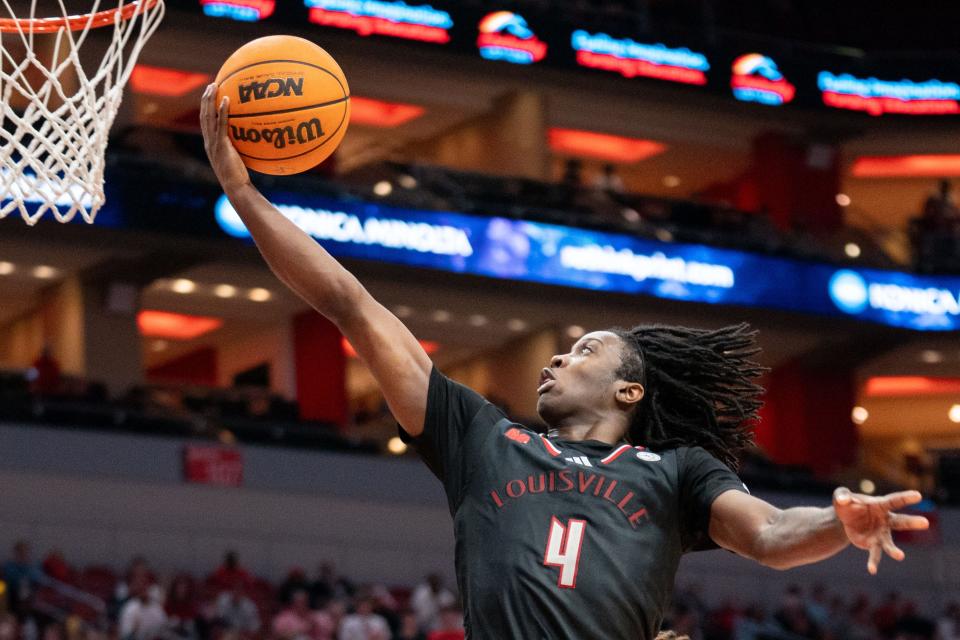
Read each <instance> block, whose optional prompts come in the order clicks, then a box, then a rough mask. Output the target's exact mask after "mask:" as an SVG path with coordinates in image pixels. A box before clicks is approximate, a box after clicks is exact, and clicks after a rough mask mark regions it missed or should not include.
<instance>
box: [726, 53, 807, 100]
mask: <svg viewBox="0 0 960 640" xmlns="http://www.w3.org/2000/svg"><path fill="white" fill-rule="evenodd" d="M731 71H732V74H731V76H730V88H731V89H732V90H733V96H734V97H735V98H736V99H737V100H740V101H741V102H758V103H760V104H766V105H770V106H780V105H783V104H787V103H788V102H790V101H792V100H793V97H794V96H795V95H796V94H797V88H796V87H794V86H793V85H792V84H790V83H789V82H788V81H787V79H786V78H785V77H784V75H783V74H782V73H781V72H780V69H778V68H777V63H776V62H774V61H773V58H770V57H769V56H765V55H761V54H759V53H748V54H746V55H743V56H740V57H739V58H737V59H736V60H734V61H733V67H732V69H731Z"/></svg>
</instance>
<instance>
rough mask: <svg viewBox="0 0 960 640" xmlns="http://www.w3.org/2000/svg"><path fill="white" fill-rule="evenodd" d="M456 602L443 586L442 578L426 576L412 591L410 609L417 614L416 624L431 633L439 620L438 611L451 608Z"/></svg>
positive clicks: (434, 575) (433, 574)
mask: <svg viewBox="0 0 960 640" xmlns="http://www.w3.org/2000/svg"><path fill="white" fill-rule="evenodd" d="M456 601H457V599H456V598H455V597H454V595H453V594H452V593H450V591H449V590H448V589H447V588H446V587H444V586H443V578H442V577H441V576H440V575H439V574H437V573H431V574H430V575H428V576H427V578H426V581H425V582H421V583H420V584H419V585H417V587H416V588H415V589H414V590H413V594H412V595H411V596H410V608H411V609H413V611H414V613H416V614H417V623H418V624H419V625H420V628H421V629H422V630H423V631H433V630H434V629H435V628H436V626H437V623H438V622H439V619H440V611H441V610H442V609H444V608H446V607H450V606H453V604H454V603H455V602H456Z"/></svg>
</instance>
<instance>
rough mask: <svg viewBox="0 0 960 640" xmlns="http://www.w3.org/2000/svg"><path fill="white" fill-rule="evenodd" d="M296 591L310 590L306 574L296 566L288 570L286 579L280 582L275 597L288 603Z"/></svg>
mask: <svg viewBox="0 0 960 640" xmlns="http://www.w3.org/2000/svg"><path fill="white" fill-rule="evenodd" d="M297 591H307V592H309V591H310V583H309V582H307V575H306V574H305V573H304V572H303V569H301V568H299V567H296V568H294V569H291V570H290V573H288V574H287V577H286V579H285V580H284V581H283V582H282V583H281V584H280V588H279V589H278V590H277V597H279V598H280V602H281V603H283V604H290V602H291V598H292V597H293V594H294V593H296V592H297Z"/></svg>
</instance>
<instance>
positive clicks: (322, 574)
mask: <svg viewBox="0 0 960 640" xmlns="http://www.w3.org/2000/svg"><path fill="white" fill-rule="evenodd" d="M310 597H311V599H312V601H313V606H315V607H322V606H323V605H324V604H326V602H327V601H328V600H330V599H333V598H351V597H353V585H352V584H350V581H349V580H347V579H346V578H344V577H343V576H339V575H337V570H336V568H335V567H334V566H333V563H332V562H323V563H321V564H320V567H319V568H318V570H317V579H316V580H314V581H313V584H311V585H310Z"/></svg>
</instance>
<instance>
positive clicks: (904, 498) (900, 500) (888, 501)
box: [879, 491, 923, 511]
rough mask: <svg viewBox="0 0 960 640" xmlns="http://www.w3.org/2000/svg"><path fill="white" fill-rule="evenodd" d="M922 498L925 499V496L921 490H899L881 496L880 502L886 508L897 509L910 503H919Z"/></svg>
mask: <svg viewBox="0 0 960 640" xmlns="http://www.w3.org/2000/svg"><path fill="white" fill-rule="evenodd" d="M921 500H923V496H922V495H920V492H919V491H898V492H897V493H890V494H887V495H885V496H881V497H880V498H879V503H880V505H882V506H883V507H884V508H885V509H889V510H891V511H896V510H897V509H902V508H903V507H906V506H908V505H911V504H917V503H918V502H920V501H921Z"/></svg>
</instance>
